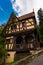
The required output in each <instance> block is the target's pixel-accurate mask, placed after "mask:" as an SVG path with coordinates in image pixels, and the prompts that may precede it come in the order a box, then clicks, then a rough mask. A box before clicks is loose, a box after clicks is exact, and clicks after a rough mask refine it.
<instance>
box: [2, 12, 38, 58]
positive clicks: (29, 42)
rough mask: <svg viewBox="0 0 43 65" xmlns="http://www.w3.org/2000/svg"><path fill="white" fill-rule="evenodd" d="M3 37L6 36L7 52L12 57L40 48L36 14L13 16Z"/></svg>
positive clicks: (4, 30)
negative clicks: (16, 53) (18, 53)
mask: <svg viewBox="0 0 43 65" xmlns="http://www.w3.org/2000/svg"><path fill="white" fill-rule="evenodd" d="M2 33H3V35H5V36H6V50H7V51H8V52H9V54H10V56H12V55H13V58H14V52H15V51H16V52H26V51H29V49H36V48H37V47H38V34H37V24H36V19H35V13H34V12H31V13H29V14H26V15H23V16H21V17H16V16H15V15H14V13H12V14H11V16H10V18H9V21H8V23H7V25H6V26H5V28H4V29H3V32H2Z"/></svg>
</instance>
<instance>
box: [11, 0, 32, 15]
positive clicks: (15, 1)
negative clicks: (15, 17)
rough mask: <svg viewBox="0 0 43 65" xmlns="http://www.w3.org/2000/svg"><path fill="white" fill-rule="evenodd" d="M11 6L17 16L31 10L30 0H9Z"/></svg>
mask: <svg viewBox="0 0 43 65" xmlns="http://www.w3.org/2000/svg"><path fill="white" fill-rule="evenodd" d="M11 3H12V8H13V10H15V11H16V12H17V13H18V14H19V16H21V15H24V14H26V13H29V12H30V11H32V10H33V5H32V0H11Z"/></svg>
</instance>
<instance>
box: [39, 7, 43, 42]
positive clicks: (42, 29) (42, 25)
mask: <svg viewBox="0 0 43 65" xmlns="http://www.w3.org/2000/svg"><path fill="white" fill-rule="evenodd" d="M38 18H39V35H40V42H41V43H43V10H42V9H41V8H40V9H39V10H38Z"/></svg>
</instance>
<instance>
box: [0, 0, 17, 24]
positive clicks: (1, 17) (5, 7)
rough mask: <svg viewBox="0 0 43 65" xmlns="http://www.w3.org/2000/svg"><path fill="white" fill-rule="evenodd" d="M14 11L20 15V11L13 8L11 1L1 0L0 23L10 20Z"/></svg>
mask: <svg viewBox="0 0 43 65" xmlns="http://www.w3.org/2000/svg"><path fill="white" fill-rule="evenodd" d="M12 12H14V13H15V14H16V15H18V13H17V12H16V11H14V10H13V8H12V3H11V1H10V0H0V25H1V24H3V23H6V22H7V21H8V19H9V17H10V14H11V13H12Z"/></svg>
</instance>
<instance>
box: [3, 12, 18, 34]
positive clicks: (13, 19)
mask: <svg viewBox="0 0 43 65" xmlns="http://www.w3.org/2000/svg"><path fill="white" fill-rule="evenodd" d="M17 21H18V18H17V17H16V16H15V15H14V13H12V14H11V16H10V18H9V20H8V22H7V24H6V26H5V27H4V29H3V31H2V34H6V31H7V30H8V29H9V28H10V27H11V25H12V24H15V23H16V22H17Z"/></svg>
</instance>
